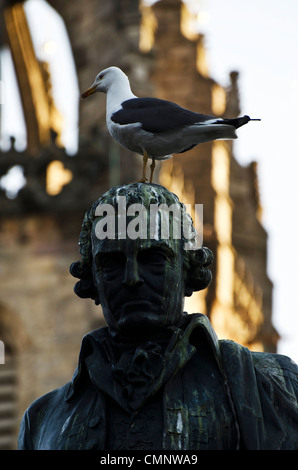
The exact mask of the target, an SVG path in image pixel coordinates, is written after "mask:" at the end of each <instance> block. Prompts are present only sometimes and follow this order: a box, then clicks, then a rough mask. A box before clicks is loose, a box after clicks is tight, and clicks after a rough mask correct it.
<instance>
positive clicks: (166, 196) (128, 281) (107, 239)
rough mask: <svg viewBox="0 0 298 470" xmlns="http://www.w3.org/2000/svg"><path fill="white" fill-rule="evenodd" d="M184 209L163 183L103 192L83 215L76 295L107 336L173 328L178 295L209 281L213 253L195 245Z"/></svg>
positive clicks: (181, 296) (179, 306) (176, 320)
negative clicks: (90, 306)
mask: <svg viewBox="0 0 298 470" xmlns="http://www.w3.org/2000/svg"><path fill="white" fill-rule="evenodd" d="M196 235H197V233H196V230H195V228H194V225H193V221H192V219H191V217H190V216H189V215H188V214H187V212H186V210H185V206H184V205H183V204H181V203H180V201H179V199H178V197H177V196H176V195H175V194H173V193H171V192H170V191H168V190H167V189H166V188H164V187H163V186H159V185H155V184H141V183H134V184H130V185H123V186H118V187H116V188H112V189H110V190H109V191H107V192H106V193H105V194H104V195H103V196H102V197H100V198H99V199H98V200H97V201H96V202H95V203H94V204H93V205H92V206H91V208H90V209H89V211H88V212H87V213H86V214H85V217H84V220H83V224H82V230H81V234H80V243H79V244H80V253H81V257H82V259H81V261H78V262H76V263H73V264H72V265H71V267H70V271H71V274H72V275H73V276H74V277H77V278H79V279H80V281H79V282H77V284H76V285H75V288H74V290H75V292H76V294H77V295H78V296H79V297H83V298H88V297H91V298H92V299H94V301H95V303H96V304H99V303H100V304H101V305H102V309H103V313H104V316H105V319H106V321H107V324H108V326H109V329H110V332H111V334H112V335H114V336H116V335H117V334H120V335H121V336H124V337H130V336H132V335H140V336H146V335H150V334H152V333H153V332H156V331H160V330H161V329H162V328H166V327H168V326H173V325H177V324H179V321H180V320H181V319H182V316H183V306H184V297H185V296H190V295H192V293H193V292H194V291H198V290H202V289H205V288H206V287H207V286H208V285H209V283H210V282H211V277H212V276H211V271H210V270H209V269H208V268H207V266H208V265H209V264H211V263H212V261H213V255H212V252H211V251H210V250H209V249H208V248H205V247H196V245H195V239H196Z"/></svg>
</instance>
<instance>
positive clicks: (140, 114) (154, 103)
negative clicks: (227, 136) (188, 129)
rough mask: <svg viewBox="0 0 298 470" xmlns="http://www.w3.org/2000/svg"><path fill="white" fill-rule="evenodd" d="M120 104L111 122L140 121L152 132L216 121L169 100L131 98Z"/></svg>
mask: <svg viewBox="0 0 298 470" xmlns="http://www.w3.org/2000/svg"><path fill="white" fill-rule="evenodd" d="M121 106H122V109H120V110H119V111H117V112H115V113H114V114H112V116H111V119H112V121H113V122H115V123H117V124H120V125H125V124H133V123H140V124H141V127H142V128H143V129H144V130H145V131H147V132H153V133H159V132H165V131H169V130H175V129H177V130H178V129H181V128H183V127H185V126H190V125H192V124H204V123H205V122H206V121H210V120H214V122H218V120H217V118H215V117H214V116H208V115H206V114H199V113H194V112H192V111H189V110H188V109H185V108H182V107H181V106H179V105H177V104H175V103H172V102H171V101H166V100H160V99H158V98H133V99H130V100H127V101H124V102H123V103H122V104H121ZM220 122H222V121H220Z"/></svg>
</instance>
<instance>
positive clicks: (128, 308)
mask: <svg viewBox="0 0 298 470" xmlns="http://www.w3.org/2000/svg"><path fill="white" fill-rule="evenodd" d="M154 307H155V308H154ZM148 310H150V311H152V310H156V306H155V305H154V304H153V303H152V302H150V301H149V300H145V299H133V300H129V301H128V302H125V304H124V305H123V309H122V311H123V312H124V313H127V314H129V313H130V312H131V313H133V312H136V311H146V312H148Z"/></svg>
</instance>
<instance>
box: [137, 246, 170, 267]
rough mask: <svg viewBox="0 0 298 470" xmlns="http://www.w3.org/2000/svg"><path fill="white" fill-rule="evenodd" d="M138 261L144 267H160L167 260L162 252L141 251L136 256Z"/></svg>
mask: <svg viewBox="0 0 298 470" xmlns="http://www.w3.org/2000/svg"><path fill="white" fill-rule="evenodd" d="M138 260H139V261H140V262H141V263H142V264H144V265H148V266H150V265H151V266H157V265H158V266H162V265H164V263H165V262H166V260H167V255H166V253H165V252H164V251H162V250H156V249H148V250H142V251H141V252H140V253H139V255H138Z"/></svg>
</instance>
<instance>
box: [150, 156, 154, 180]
mask: <svg viewBox="0 0 298 470" xmlns="http://www.w3.org/2000/svg"><path fill="white" fill-rule="evenodd" d="M154 168H155V159H154V158H152V163H151V165H150V169H151V173H150V183H152V181H153V173H154Z"/></svg>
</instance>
